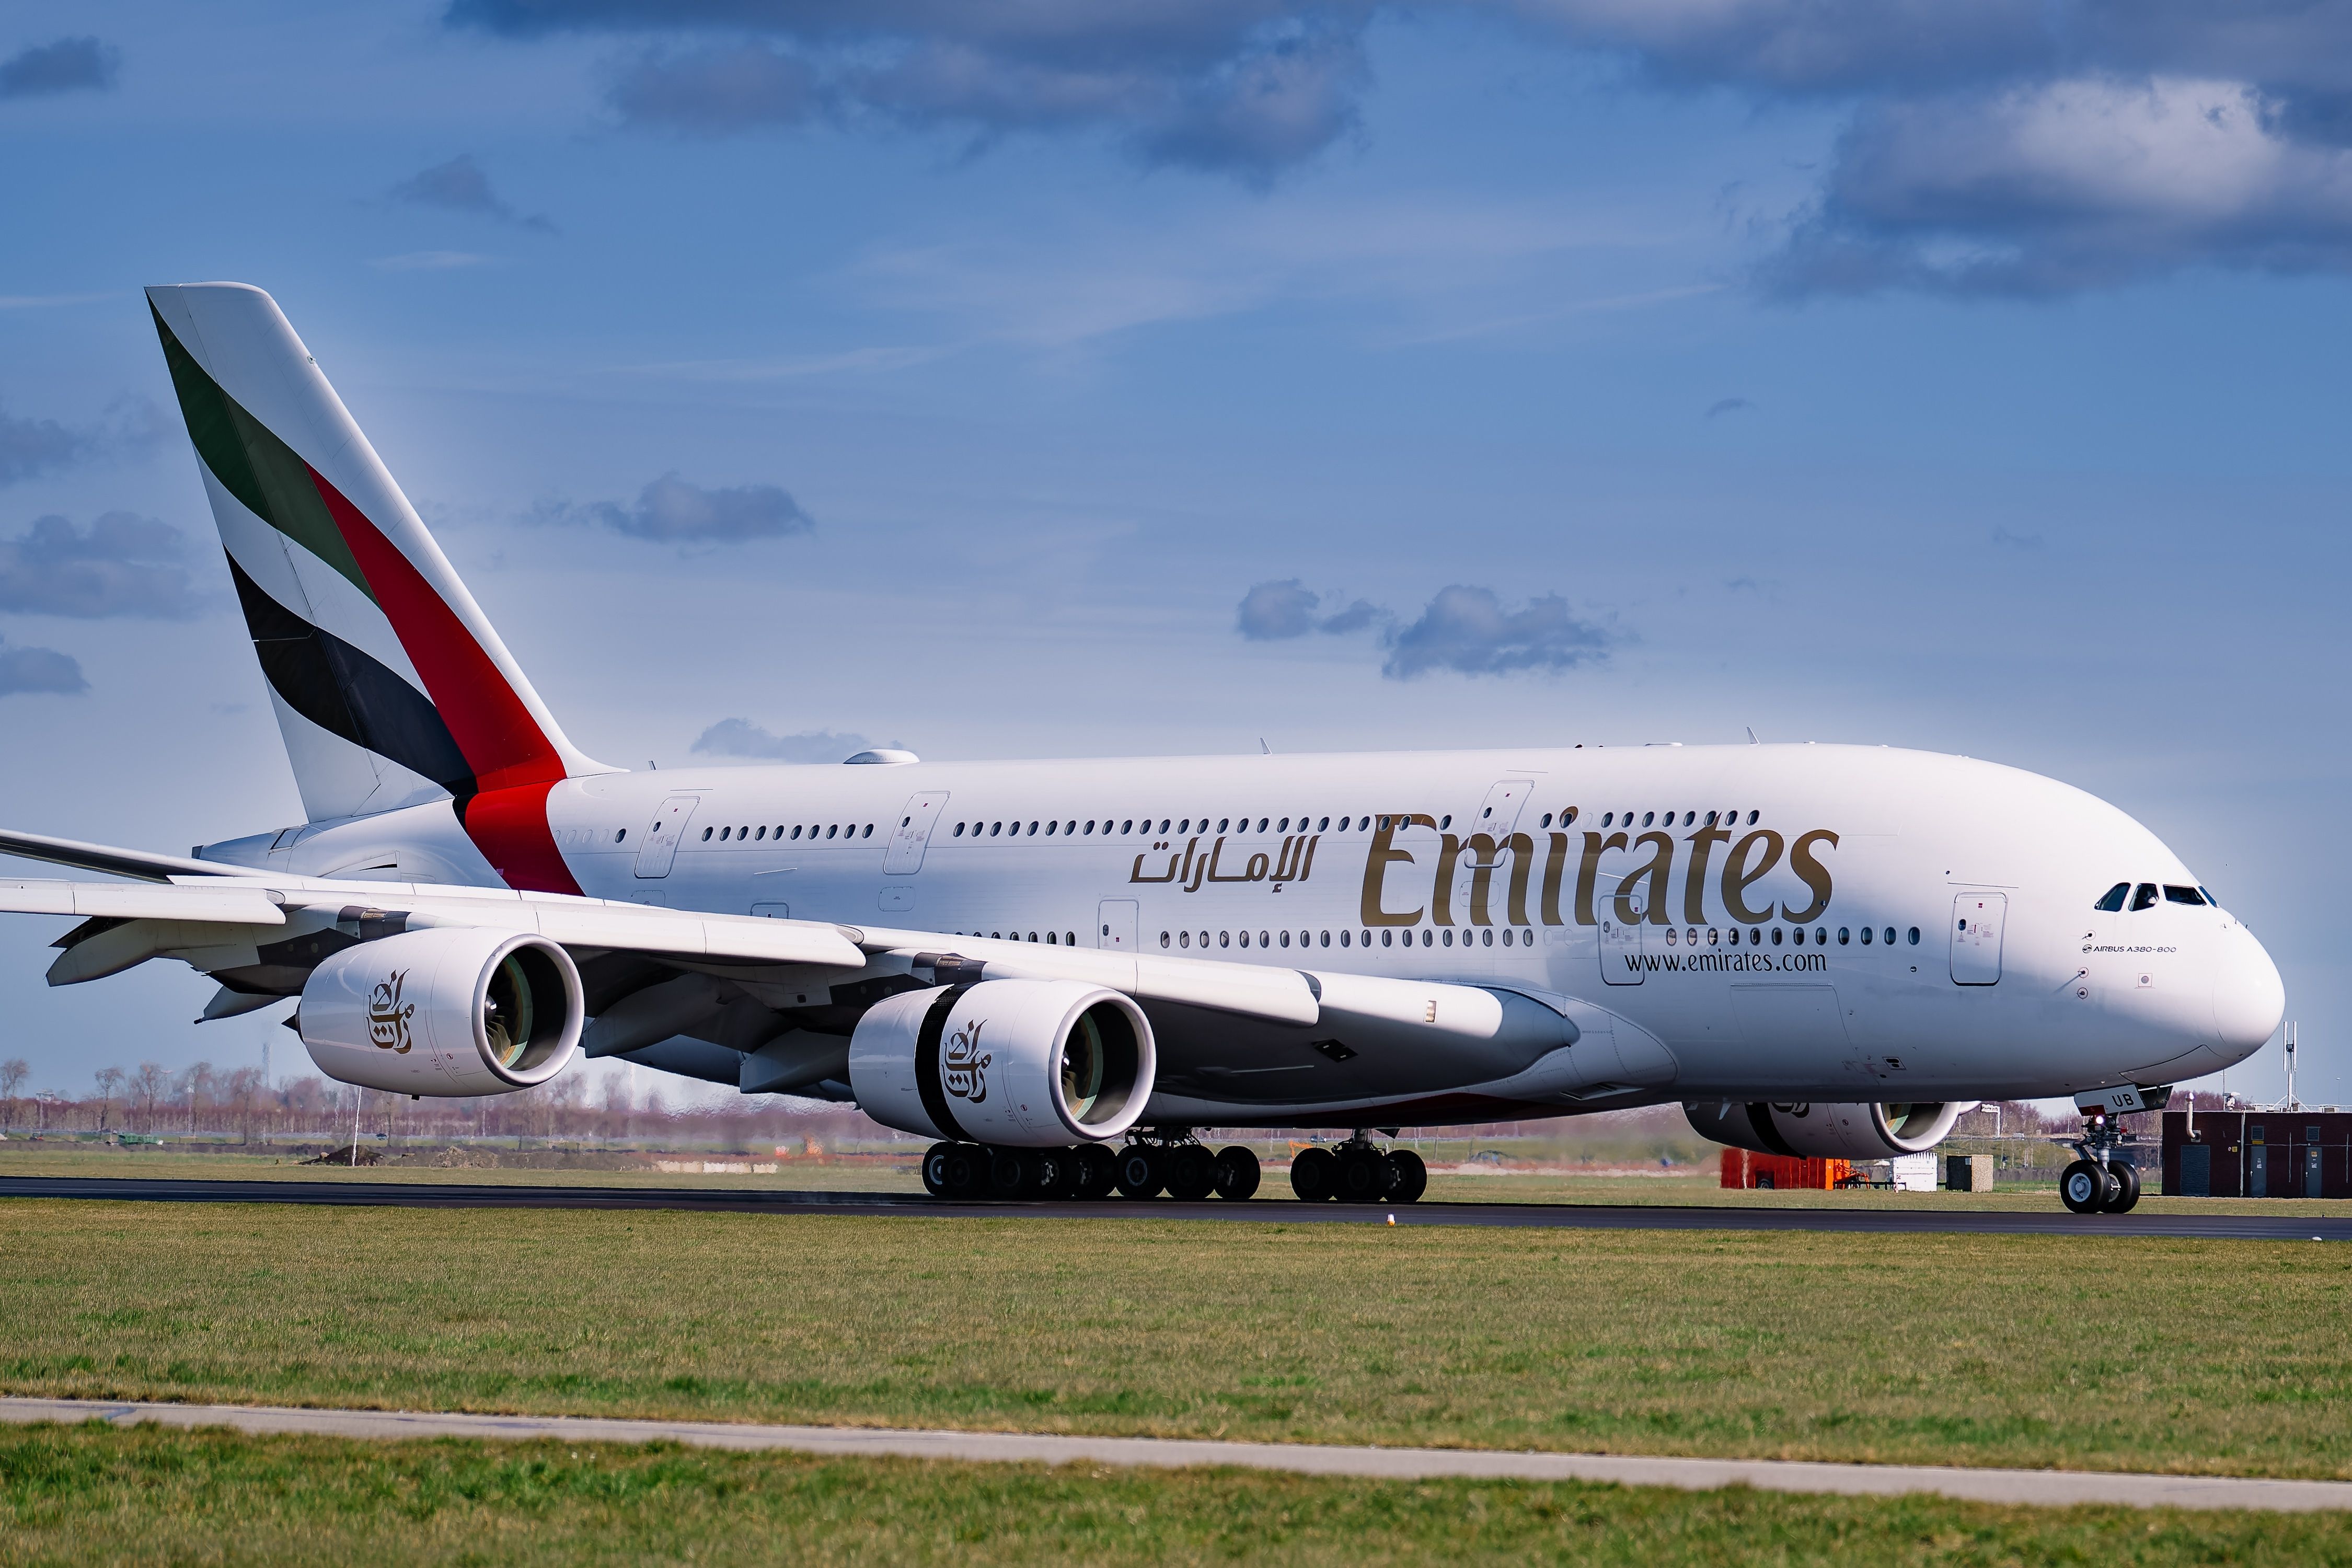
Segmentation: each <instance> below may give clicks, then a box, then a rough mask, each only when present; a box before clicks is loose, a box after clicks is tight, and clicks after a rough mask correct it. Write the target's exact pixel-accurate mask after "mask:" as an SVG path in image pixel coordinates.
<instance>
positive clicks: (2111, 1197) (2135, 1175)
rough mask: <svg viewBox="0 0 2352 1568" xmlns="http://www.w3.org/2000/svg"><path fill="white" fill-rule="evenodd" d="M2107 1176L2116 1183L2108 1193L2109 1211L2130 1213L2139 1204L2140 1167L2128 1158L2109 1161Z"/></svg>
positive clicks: (2110, 1212)
mask: <svg viewBox="0 0 2352 1568" xmlns="http://www.w3.org/2000/svg"><path fill="white" fill-rule="evenodd" d="M2107 1176H2108V1179H2109V1180H2110V1181H2111V1182H2113V1183H2114V1185H2113V1186H2112V1187H2111V1188H2110V1189H2109V1191H2108V1195H2107V1213H2109V1214H2129V1213H2131V1212H2132V1210H2133V1209H2135V1208H2137V1207H2138V1206H2139V1167H2138V1166H2137V1165H2135V1164H2133V1163H2131V1162H2130V1161H2128V1160H2110V1161H2108V1162H2107Z"/></svg>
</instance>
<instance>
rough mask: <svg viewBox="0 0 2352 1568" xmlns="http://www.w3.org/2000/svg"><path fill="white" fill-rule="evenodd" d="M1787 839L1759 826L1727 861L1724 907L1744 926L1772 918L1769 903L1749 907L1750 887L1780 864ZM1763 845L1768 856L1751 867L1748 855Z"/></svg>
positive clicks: (1732, 849)
mask: <svg viewBox="0 0 2352 1568" xmlns="http://www.w3.org/2000/svg"><path fill="white" fill-rule="evenodd" d="M1786 842H1787V841H1786V840H1785V839H1783V838H1782V837H1780V835H1779V834H1777V833H1775V832H1773V831H1772V830H1771V829H1770V828H1769V827H1759V828H1758V829H1757V830H1756V831H1755V832H1753V833H1751V834H1749V835H1748V837H1745V838H1743V839H1741V840H1740V841H1739V842H1738V843H1737V844H1735V845H1733V846H1732V847H1731V858H1730V859H1728V860H1727V861H1725V862H1724V864H1723V907H1724V908H1725V909H1726V910H1728V911H1729V912H1730V914H1731V918H1732V919H1733V920H1736V921H1739V922H1740V923H1742V924H1743V925H1762V924H1763V923H1764V922H1765V921H1769V920H1770V919H1771V918H1772V906H1771V904H1769V902H1768V903H1766V904H1765V906H1764V907H1763V908H1762V909H1760V910H1758V909H1751V908H1749V907H1748V889H1750V888H1752V887H1754V886H1755V885H1756V884H1757V883H1759V882H1760V881H1762V880H1763V879H1764V877H1765V875H1766V873H1768V872H1769V871H1770V870H1771V869H1772V868H1773V867H1775V866H1777V865H1779V864H1780V849H1781V847H1782V845H1783V844H1785V843H1786ZM1759 845H1761V846H1762V847H1763V849H1764V859H1763V862H1762V864H1760V865H1757V866H1752V867H1751V866H1750V865H1749V864H1748V856H1749V853H1750V852H1751V851H1753V850H1754V849H1755V848H1756V847H1758V846H1759Z"/></svg>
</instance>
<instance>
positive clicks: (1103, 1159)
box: [1070, 1143, 1118, 1199]
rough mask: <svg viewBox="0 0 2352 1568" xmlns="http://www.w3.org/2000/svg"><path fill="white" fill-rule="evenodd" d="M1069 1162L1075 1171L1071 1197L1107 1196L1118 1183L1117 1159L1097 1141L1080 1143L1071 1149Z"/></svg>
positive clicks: (1091, 1197)
mask: <svg viewBox="0 0 2352 1568" xmlns="http://www.w3.org/2000/svg"><path fill="white" fill-rule="evenodd" d="M1070 1163H1071V1165H1072V1167H1073V1169H1074V1171H1075V1175H1074V1177H1073V1180H1074V1183H1075V1185H1074V1187H1073V1189H1072V1191H1071V1194H1070V1195H1071V1196H1072V1197H1075V1198H1086V1199H1093V1198H1107V1197H1108V1196H1110V1194H1111V1189H1112V1188H1113V1187H1114V1186H1116V1185H1118V1157H1117V1156H1116V1155H1114V1154H1113V1153H1112V1152H1110V1151H1109V1150H1108V1149H1106V1148H1104V1147H1103V1146H1102V1145H1101V1144H1099V1143H1081V1144H1079V1145H1078V1146H1077V1147H1076V1149H1073V1150H1071V1151H1070Z"/></svg>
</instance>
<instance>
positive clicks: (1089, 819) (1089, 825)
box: [1087, 816, 1095, 834]
mask: <svg viewBox="0 0 2352 1568" xmlns="http://www.w3.org/2000/svg"><path fill="white" fill-rule="evenodd" d="M1094 830H1095V819H1094V818H1093V817H1091V816H1089V817H1087V833H1088V834H1092V833H1093V832H1094Z"/></svg>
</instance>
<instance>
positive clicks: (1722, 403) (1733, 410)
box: [1706, 397, 1756, 419]
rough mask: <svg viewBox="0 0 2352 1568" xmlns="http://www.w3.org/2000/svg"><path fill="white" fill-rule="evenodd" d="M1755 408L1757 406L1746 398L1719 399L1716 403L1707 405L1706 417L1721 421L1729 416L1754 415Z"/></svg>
mask: <svg viewBox="0 0 2352 1568" xmlns="http://www.w3.org/2000/svg"><path fill="white" fill-rule="evenodd" d="M1755 407H1756V405H1754V404H1752V403H1750V402H1748V399H1746V398H1744V397H1723V398H1717V400H1716V401H1715V402H1713V403H1711V404H1709V405H1707V409H1706V416H1707V417H1708V418H1709V419H1720V418H1722V417H1723V416H1725V415H1727V414H1748V413H1752V412H1753V411H1754V410H1755Z"/></svg>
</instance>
